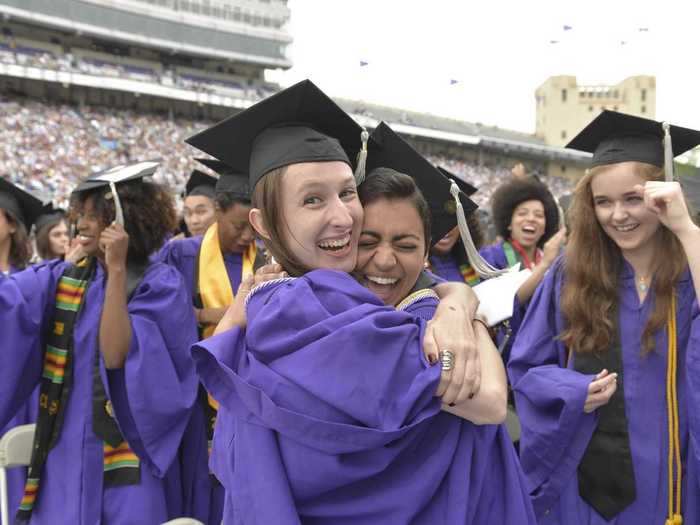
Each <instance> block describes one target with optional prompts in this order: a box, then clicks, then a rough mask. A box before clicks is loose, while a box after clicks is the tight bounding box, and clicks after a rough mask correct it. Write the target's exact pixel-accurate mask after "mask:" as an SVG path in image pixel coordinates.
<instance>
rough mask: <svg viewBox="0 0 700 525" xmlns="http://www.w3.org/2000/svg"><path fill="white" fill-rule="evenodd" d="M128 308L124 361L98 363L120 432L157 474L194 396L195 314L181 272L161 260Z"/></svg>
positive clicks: (166, 463) (169, 458) (173, 451)
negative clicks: (113, 366)
mask: <svg viewBox="0 0 700 525" xmlns="http://www.w3.org/2000/svg"><path fill="white" fill-rule="evenodd" d="M128 310H129V319H130V321H131V330H132V336H131V343H130V346H129V353H128V355H127V358H126V362H125V364H124V367H123V368H121V369H118V370H108V371H105V370H104V368H103V369H102V373H103V381H104V382H105V385H107V386H108V387H107V390H108V392H107V395H108V396H109V398H110V400H111V401H112V404H113V406H114V410H115V414H116V417H117V421H118V423H119V427H120V429H121V430H122V433H123V434H124V437H125V438H126V439H127V441H128V442H129V444H130V445H131V447H132V449H133V450H134V452H136V454H137V455H138V456H139V457H140V458H141V459H142V460H143V461H144V462H145V463H146V464H147V465H148V466H149V468H150V469H151V470H152V472H153V474H154V475H156V476H159V477H162V476H164V475H165V473H166V471H167V470H168V468H169V467H170V465H171V463H172V462H173V460H174V459H175V457H176V456H177V452H178V447H179V446H180V441H181V439H182V435H183V432H184V430H185V427H186V426H187V423H188V420H189V418H190V414H191V410H192V409H193V406H194V405H195V400H196V396H197V386H198V381H197V377H196V375H195V373H194V368H193V366H192V360H191V358H190V355H189V347H190V346H191V345H192V344H193V343H194V342H195V341H196V340H197V334H196V331H195V329H194V326H195V322H194V319H193V316H194V314H193V312H192V307H191V306H190V301H189V297H188V296H187V293H186V291H185V288H184V285H183V283H182V278H181V277H180V274H179V273H178V272H177V270H175V269H174V268H170V267H168V266H166V265H163V264H154V265H152V266H151V267H149V269H148V270H147V272H146V275H145V276H144V278H143V280H142V282H141V284H140V285H139V286H138V288H137V289H136V292H135V293H134V295H133V297H132V298H131V300H130V301H129V305H128ZM105 379H107V381H105Z"/></svg>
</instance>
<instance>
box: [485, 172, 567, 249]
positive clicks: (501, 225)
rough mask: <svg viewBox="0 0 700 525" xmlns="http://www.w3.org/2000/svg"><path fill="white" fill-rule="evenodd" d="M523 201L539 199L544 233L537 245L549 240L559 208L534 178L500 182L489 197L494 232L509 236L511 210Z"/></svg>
mask: <svg viewBox="0 0 700 525" xmlns="http://www.w3.org/2000/svg"><path fill="white" fill-rule="evenodd" d="M525 201H540V202H541V203H542V206H543V207H544V217H545V226H544V235H542V238H541V239H540V240H539V241H538V242H537V246H539V247H542V245H543V244H544V243H545V242H547V240H549V238H550V237H551V236H552V235H554V234H555V233H556V232H557V230H558V229H559V210H558V208H557V203H556V201H555V200H554V197H553V196H552V194H551V192H550V191H549V189H547V186H545V185H544V184H542V183H541V182H539V181H537V180H535V179H532V178H530V179H524V180H523V179H510V180H509V181H507V182H504V183H503V184H501V185H500V186H499V187H498V188H497V189H496V191H495V192H494V194H493V196H492V197H491V210H492V214H493V222H494V224H495V226H496V232H498V234H499V235H500V236H501V237H503V239H506V240H507V239H509V238H510V231H509V230H508V227H509V226H510V223H511V221H512V220H513V212H514V211H515V208H517V207H518V206H519V205H520V204H522V203H523V202H525Z"/></svg>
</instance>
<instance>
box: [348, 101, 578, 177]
mask: <svg viewBox="0 0 700 525" xmlns="http://www.w3.org/2000/svg"><path fill="white" fill-rule="evenodd" d="M336 102H337V103H338V105H340V107H342V108H343V109H344V110H345V111H347V112H349V113H350V114H352V115H353V116H354V117H355V118H356V119H357V120H358V122H359V123H360V124H362V125H363V126H365V127H367V128H371V129H374V128H375V127H376V126H377V125H378V124H379V122H381V121H385V122H387V123H388V124H389V125H390V126H391V127H392V129H394V130H395V131H397V132H399V133H402V134H406V135H412V136H415V137H420V138H429V139H435V140H442V141H448V142H454V143H458V144H467V145H472V146H479V147H482V148H485V149H490V150H494V151H497V152H505V153H518V154H526V155H528V154H529V155H532V156H534V157H537V158H543V157H544V158H547V159H549V160H561V161H565V162H572V163H577V164H587V163H588V161H589V160H590V158H591V155H590V154H589V153H584V152H580V151H574V150H569V149H566V148H561V147H556V146H548V145H547V144H545V143H544V140H542V139H540V138H538V137H536V136H535V135H531V134H528V133H521V132H518V131H512V130H506V129H502V128H499V127H496V126H485V125H482V124H479V123H473V122H466V121H462V120H455V119H450V118H446V117H440V116H437V115H431V114H428V113H418V112H414V111H406V110H402V109H398V108H392V107H387V106H381V105H376V104H369V103H366V102H362V101H354V100H347V99H337V100H336Z"/></svg>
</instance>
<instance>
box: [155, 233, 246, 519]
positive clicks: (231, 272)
mask: <svg viewBox="0 0 700 525" xmlns="http://www.w3.org/2000/svg"><path fill="white" fill-rule="evenodd" d="M201 245H202V236H201V235H199V236H196V237H188V238H186V239H177V240H174V241H170V242H168V243H166V244H165V245H164V246H163V248H162V249H161V250H160V251H159V252H158V254H157V255H156V257H155V258H156V260H159V261H161V262H164V263H166V264H168V265H170V266H173V267H174V268H176V269H177V270H178V271H179V272H180V273H181V274H182V277H183V279H184V280H185V286H186V288H187V293H188V294H189V297H190V298H194V293H195V287H196V282H195V274H194V273H195V268H196V266H197V257H198V256H199V248H200V247H201ZM224 266H225V267H226V273H227V274H228V278H229V281H230V282H231V289H232V290H233V293H236V292H237V291H238V287H239V286H240V284H241V278H242V273H243V257H242V255H241V254H240V253H227V254H224ZM194 419H196V420H193V421H192V422H190V425H189V426H188V429H187V431H186V433H185V438H184V440H183V444H182V446H183V450H184V451H183V454H182V457H183V458H189V460H190V461H191V459H192V458H193V457H197V458H199V459H198V460H197V466H196V467H193V466H192V465H184V466H183V468H185V471H186V472H188V473H189V475H191V476H192V480H193V481H192V484H191V485H192V486H193V487H195V488H196V489H197V490H196V492H194V493H193V494H191V500H192V501H193V502H194V508H195V509H196V510H195V517H196V518H197V519H199V520H200V521H202V522H204V523H208V524H210V525H218V524H219V523H221V517H222V514H223V502H224V498H225V495H224V489H223V487H222V486H221V485H220V484H219V483H218V482H217V481H216V480H214V479H212V478H211V476H210V475H209V467H208V466H207V458H206V455H207V453H208V452H207V451H208V443H207V438H206V426H205V421H204V419H203V418H201V421H200V422H197V421H199V418H194ZM200 423H201V424H200ZM202 453H203V454H204V455H203V456H202V455H201V454H202Z"/></svg>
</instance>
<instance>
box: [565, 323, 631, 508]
mask: <svg viewBox="0 0 700 525" xmlns="http://www.w3.org/2000/svg"><path fill="white" fill-rule="evenodd" d="M611 318H612V319H614V321H615V339H614V341H613V344H612V345H611V347H610V348H609V349H608V350H607V351H606V352H603V353H601V354H598V353H585V354H582V353H575V354H574V355H573V359H574V369H575V370H577V371H578V372H581V373H582V374H598V373H599V372H600V371H601V370H603V369H606V370H608V371H609V372H610V373H613V372H617V374H618V380H617V390H616V391H615V393H614V394H613V395H612V397H611V398H610V401H608V403H607V404H606V405H603V406H601V407H600V408H598V409H597V413H598V426H597V427H596V429H595V431H594V432H593V436H592V437H591V440H590V442H589V443H588V447H587V448H586V451H585V453H584V455H583V458H582V459H581V462H580V463H579V466H578V488H579V494H580V495H581V498H582V499H583V500H584V501H585V502H586V503H588V504H589V505H590V506H591V507H593V508H594V509H595V510H596V511H597V512H598V513H599V514H600V515H601V516H603V518H605V519H606V520H607V521H610V520H611V519H612V518H614V517H615V516H617V515H618V514H619V513H620V512H622V511H623V510H625V509H626V508H627V507H628V506H629V505H631V504H632V503H633V502H634V500H635V499H636V497H637V491H636V487H635V477H634V466H633V465H632V453H631V451H630V441H629V432H628V427H627V415H626V413H625V391H624V386H625V382H624V381H623V366H622V346H621V344H620V334H619V326H618V323H619V318H618V312H617V309H615V310H614V311H613V313H612V316H611Z"/></svg>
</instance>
